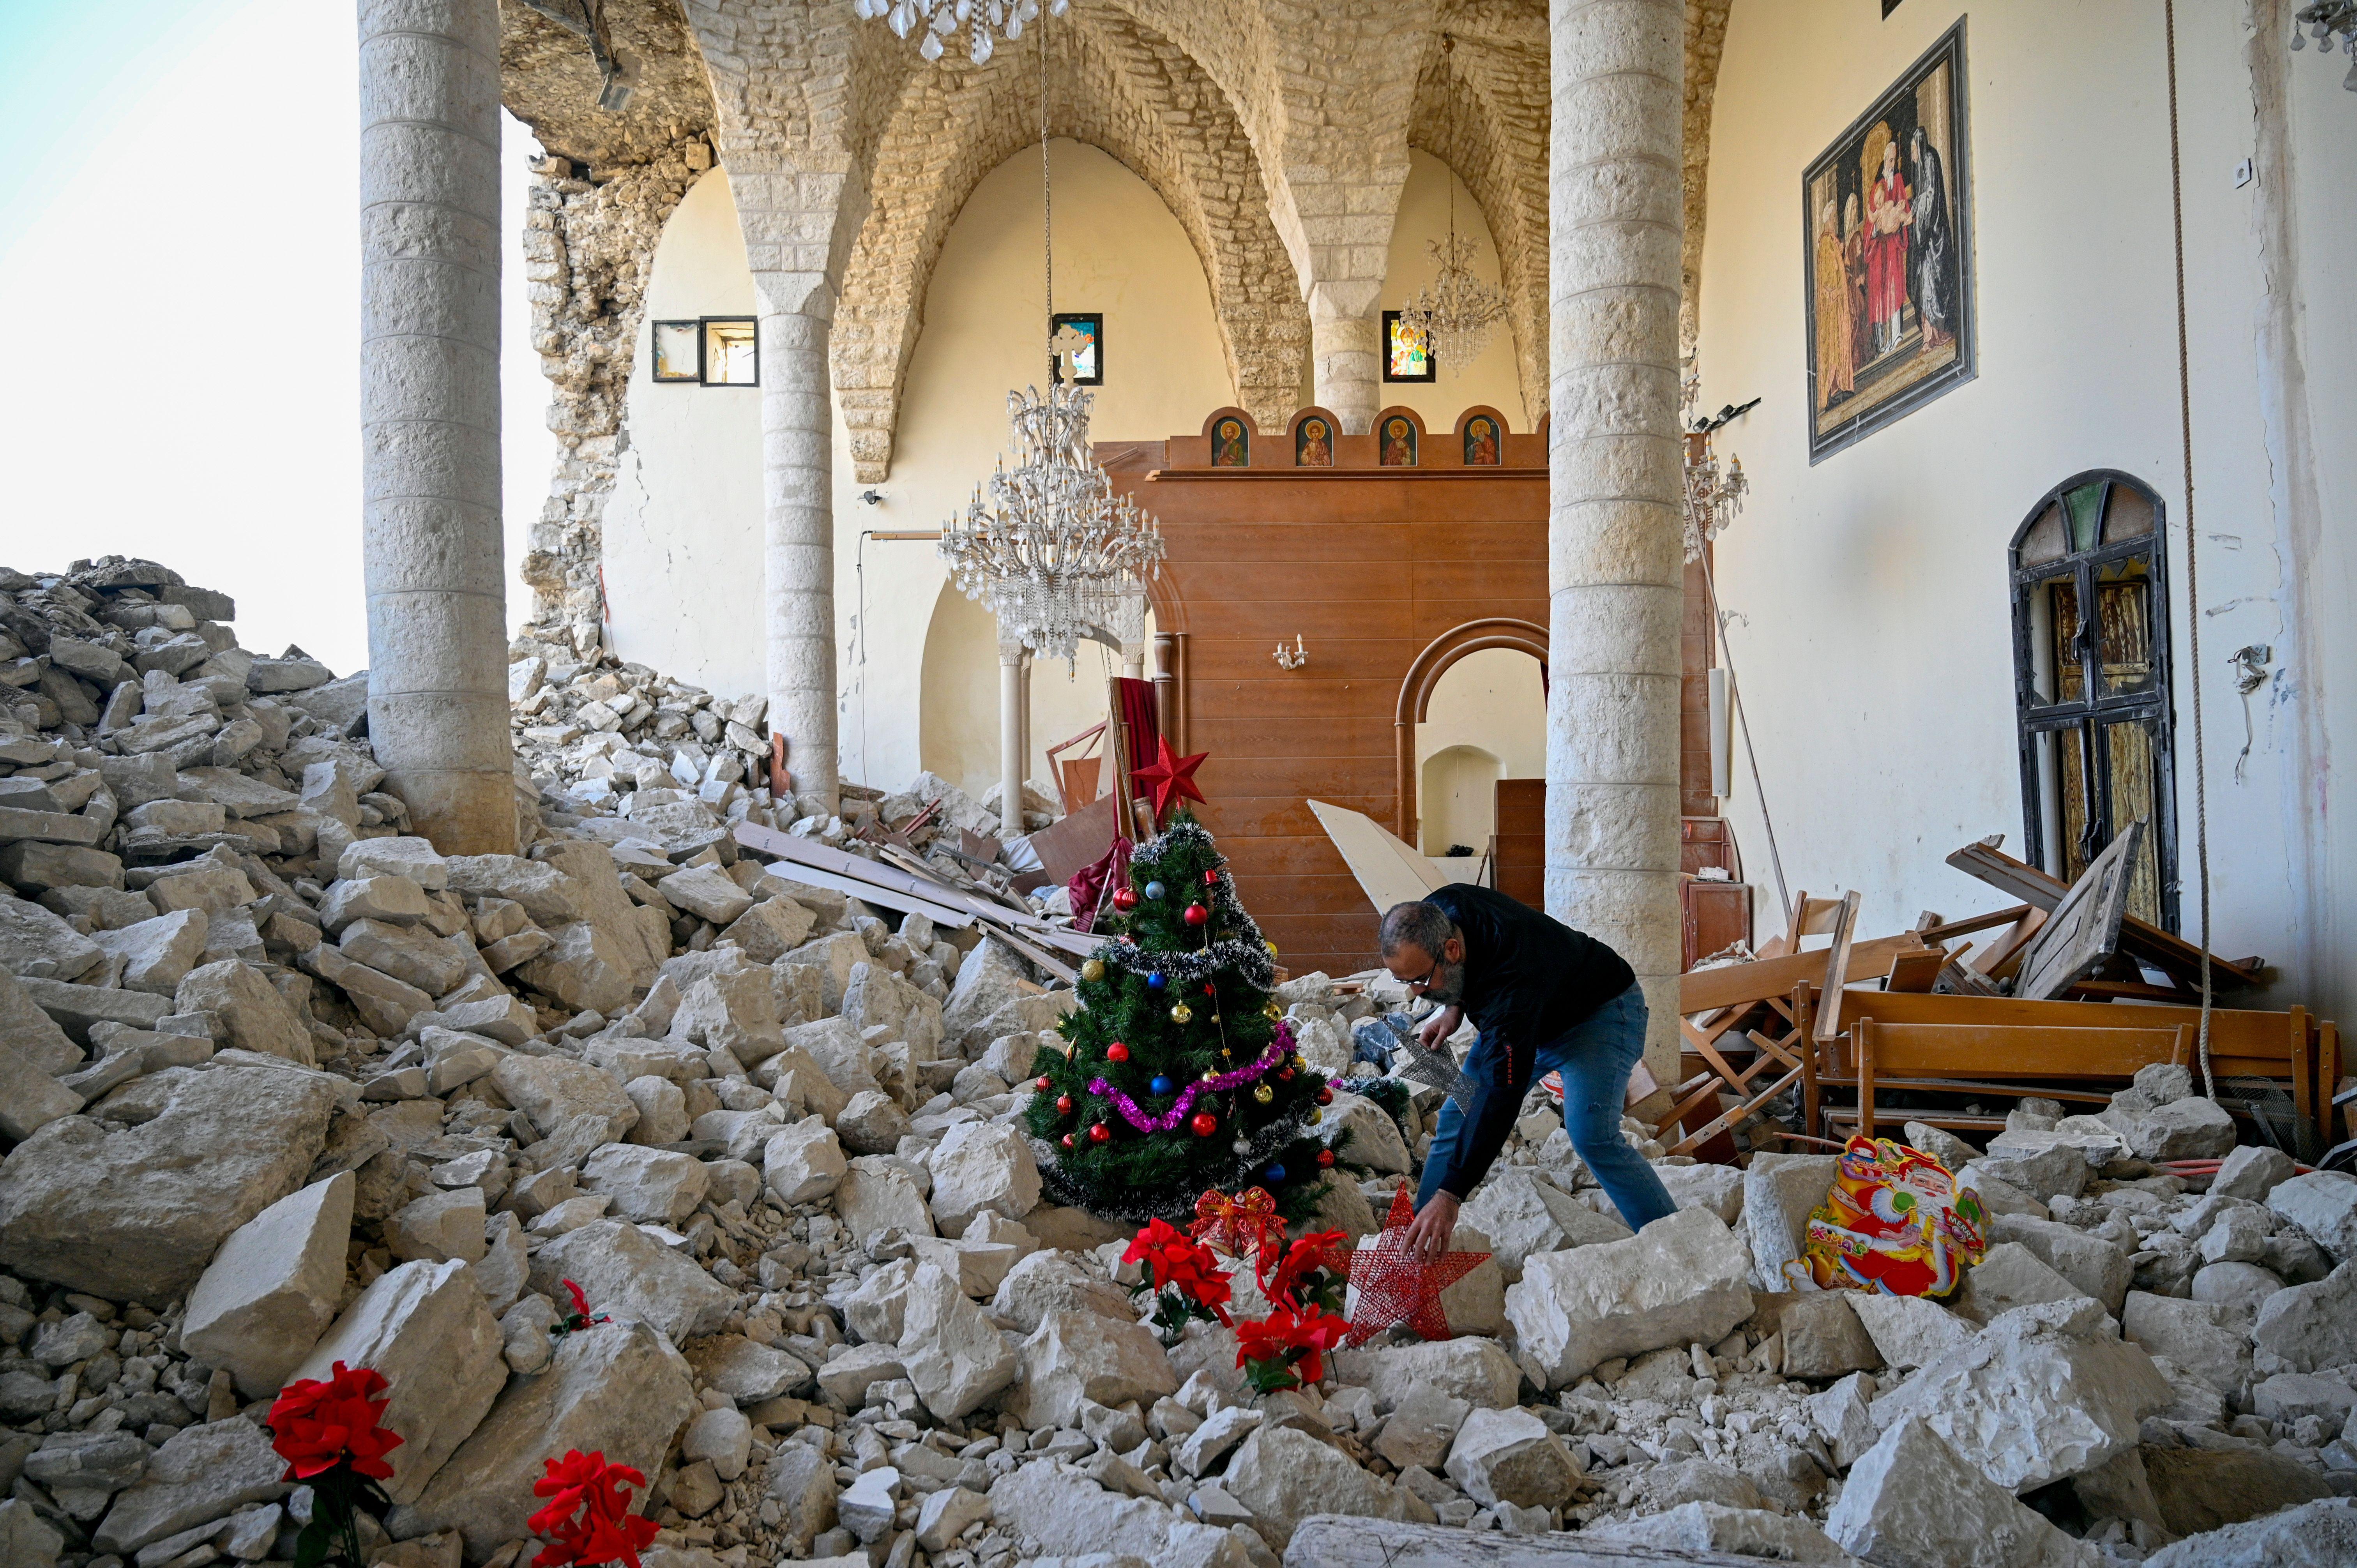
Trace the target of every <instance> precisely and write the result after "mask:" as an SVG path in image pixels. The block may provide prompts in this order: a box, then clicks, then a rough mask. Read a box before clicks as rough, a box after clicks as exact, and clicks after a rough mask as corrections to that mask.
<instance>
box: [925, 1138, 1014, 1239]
mask: <svg viewBox="0 0 2357 1568" xmlns="http://www.w3.org/2000/svg"><path fill="white" fill-rule="evenodd" d="M930 1164H931V1167H932V1173H933V1196H932V1205H931V1207H932V1211H933V1219H934V1222H935V1223H936V1224H937V1225H939V1226H940V1227H941V1228H942V1230H947V1231H950V1232H952V1233H955V1232H957V1231H960V1230H964V1229H965V1226H966V1222H967V1221H968V1220H970V1219H973V1218H974V1216H975V1215H976V1214H979V1213H981V1212H983V1211H984V1210H985V1209H987V1210H989V1211H990V1212H992V1213H994V1214H997V1215H1000V1216H1002V1217H1004V1218H1006V1219H1022V1218H1023V1217H1024V1216H1025V1215H1027V1214H1028V1213H1030V1212H1031V1210H1032V1209H1034V1208H1037V1207H1039V1165H1037V1164H1036V1163H1034V1161H1033V1160H1032V1157H1031V1145H1030V1144H1029V1143H1028V1141H1027V1140H1026V1139H1025V1138H1024V1136H1023V1135H1022V1133H1019V1132H1017V1130H1016V1129H1015V1128H1014V1127H1013V1126H1011V1125H1009V1124H1008V1123H1006V1122H959V1123H958V1124H957V1125H956V1126H954V1127H952V1128H951V1129H950V1130H949V1132H948V1133H947V1134H945V1135H944V1136H943V1137H942V1141H941V1144H940V1145H939V1146H938V1147H936V1148H935V1149H934V1151H933V1155H932V1159H931V1162H930Z"/></svg>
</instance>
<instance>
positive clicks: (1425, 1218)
mask: <svg viewBox="0 0 2357 1568" xmlns="http://www.w3.org/2000/svg"><path fill="white" fill-rule="evenodd" d="M1456 1230H1457V1199H1456V1198H1454V1197H1450V1196H1449V1195H1448V1193H1445V1192H1436V1193H1434V1194H1433V1195H1432V1201H1431V1202H1430V1203H1427V1204H1426V1205H1425V1206H1424V1208H1423V1209H1422V1210H1421V1211H1419V1212H1418V1213H1417V1215H1416V1217H1415V1223H1414V1224H1412V1225H1410V1226H1409V1227H1408V1228H1407V1250H1408V1251H1409V1252H1410V1253H1411V1254H1413V1255H1414V1256H1415V1257H1419V1258H1438V1257H1439V1256H1440V1255H1441V1254H1442V1253H1444V1252H1446V1251H1448V1238H1449V1237H1450V1236H1451V1235H1453V1234H1454V1233H1455V1232H1456Z"/></svg>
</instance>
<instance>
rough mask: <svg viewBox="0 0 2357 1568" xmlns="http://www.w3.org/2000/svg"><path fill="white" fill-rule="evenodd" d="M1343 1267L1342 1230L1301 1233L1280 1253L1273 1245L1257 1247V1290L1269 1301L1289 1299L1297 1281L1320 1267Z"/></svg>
mask: <svg viewBox="0 0 2357 1568" xmlns="http://www.w3.org/2000/svg"><path fill="white" fill-rule="evenodd" d="M1346 1267H1347V1264H1346V1262H1345V1261H1344V1255H1343V1249H1342V1232H1340V1230H1320V1231H1318V1232H1316V1233H1315V1234H1312V1235H1308V1236H1304V1237H1303V1238H1301V1240H1298V1241H1296V1242H1294V1243H1293V1245H1291V1246H1290V1247H1287V1248H1286V1249H1285V1250H1284V1251H1283V1253H1282V1255H1280V1254H1279V1252H1278V1250H1277V1249H1276V1248H1275V1247H1274V1246H1268V1247H1263V1248H1262V1249H1261V1250H1260V1275H1261V1294H1264V1295H1265V1296H1266V1297H1267V1298H1268V1299H1269V1300H1270V1301H1272V1302H1286V1301H1290V1300H1292V1299H1293V1294H1294V1292H1295V1291H1296V1290H1297V1289H1299V1288H1300V1285H1301V1282H1302V1281H1303V1280H1304V1279H1305V1278H1307V1277H1308V1275H1310V1274H1313V1273H1317V1272H1318V1270H1320V1269H1325V1270H1328V1271H1329V1272H1332V1273H1340V1272H1341V1271H1342V1270H1344V1269H1345V1268H1346Z"/></svg>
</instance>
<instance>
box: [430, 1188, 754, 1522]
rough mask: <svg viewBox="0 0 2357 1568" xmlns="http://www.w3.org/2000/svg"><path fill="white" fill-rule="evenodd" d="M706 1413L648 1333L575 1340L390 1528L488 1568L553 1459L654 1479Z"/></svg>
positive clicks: (532, 1505) (511, 1394) (516, 1386)
mask: <svg viewBox="0 0 2357 1568" xmlns="http://www.w3.org/2000/svg"><path fill="white" fill-rule="evenodd" d="M576 1234H577V1232H576ZM698 1272H699V1273H700V1272H701V1271H698ZM702 1408H703V1407H702V1405H701V1404H700V1403H699V1402H698V1401H697V1400H696V1397H695V1390H694V1383H693V1382H692V1380H690V1378H689V1375H688V1369H687V1364H686V1362H685V1361H684V1360H683V1359H681V1357H680V1355H679V1352H677V1351H676V1350H674V1349H673V1348H671V1347H670V1346H669V1345H667V1344H665V1343H664V1342H663V1340H662V1337H661V1336H660V1335H658V1334H657V1333H655V1332H654V1330H653V1329H651V1328H650V1327H648V1326H646V1325H644V1324H635V1323H608V1324H599V1325H597V1326H593V1327H589V1328H585V1329H581V1330H578V1331H576V1332H575V1333H572V1334H568V1335H566V1336H565V1338H564V1340H563V1341H562V1342H561V1343H560V1344H559V1345H558V1346H557V1348H556V1352H555V1354H554V1357H552V1358H551V1359H550V1362H549V1367H548V1369H547V1370H546V1371H545V1372H543V1373H542V1374H541V1375H540V1376H538V1377H534V1378H517V1379H514V1380H511V1381H510V1382H509V1384H508V1386H507V1388H506V1390H505V1391H503V1392H501V1393H500V1397H499V1400H498V1402H496V1403H495V1404H493V1405H492V1407H491V1410H490V1414H488V1415H486V1416H485V1417H484V1418H483V1419H482V1422H481V1424H480V1425H479V1426H478V1427H477V1428H476V1429H475V1434H474V1435H473V1436H472V1437H470V1438H468V1440H467V1442H466V1443H465V1444H462V1445H461V1446H460V1447H459V1449H458V1451H457V1453H456V1454H455V1455H452V1456H451V1461H450V1463H448V1464H447V1465H445V1466H442V1468H441V1470H440V1472H439V1473H438V1474H437V1475H436V1477H435V1478H434V1480H433V1482H432V1483H431V1484H430V1485H428V1486H427V1487H426V1488H425V1491H424V1492H423V1493H422V1494H421V1495H419V1496H418V1497H417V1498H415V1499H414V1501H413V1502H411V1503H410V1504H409V1505H408V1506H406V1507H403V1508H397V1509H394V1510H393V1513H392V1514H390V1515H389V1516H387V1518H386V1520H385V1525H386V1527H387V1529H388V1530H391V1532H392V1533H393V1535H394V1536H395V1537H396V1538H398V1539H404V1540H405V1539H409V1538H413V1537H415V1536H419V1535H425V1534H429V1533H431V1532H433V1531H435V1530H451V1529H455V1530H457V1531H458V1532H459V1533H460V1535H461V1536H462V1537H463V1538H464V1539H465V1541H466V1550H467V1556H468V1561H470V1562H476V1563H479V1562H482V1561H483V1560H484V1559H486V1558H488V1557H490V1555H491V1553H493V1552H497V1551H498V1550H499V1549H500V1547H501V1546H503V1545H505V1544H506V1543H507V1542H508V1541H512V1540H514V1539H515V1536H516V1531H517V1530H518V1529H519V1528H521V1527H520V1526H519V1524H518V1522H517V1521H518V1520H523V1519H526V1518H529V1517H530V1516H531V1515H532V1513H533V1511H534V1510H536V1509H538V1508H539V1507H540V1506H541V1504H542V1503H543V1502H544V1500H545V1499H544V1498H535V1497H534V1496H533V1489H532V1488H533V1483H534V1482H536V1481H538V1480H540V1479H541V1477H542V1476H543V1474H544V1470H543V1464H542V1462H543V1461H544V1460H545V1459H547V1458H549V1457H551V1456H552V1455H562V1454H564V1453H565V1452H566V1451H567V1450H570V1449H578V1450H580V1451H581V1452H582V1453H585V1454H589V1453H603V1454H604V1455H606V1457H607V1459H608V1461H609V1462H611V1463H613V1464H617V1465H628V1466H630V1467H631V1468H633V1469H636V1470H639V1471H640V1472H641V1473H643V1474H645V1475H648V1476H652V1475H655V1474H656V1473H657V1472H658V1471H659V1470H660V1469H661V1467H662V1460H663V1455H664V1454H665V1453H666V1452H667V1451H668V1450H669V1449H670V1447H671V1444H672V1439H673V1437H674V1436H675V1435H676V1434H678V1432H679V1430H680V1429H681V1427H683V1426H684V1425H685V1424H686V1423H688V1422H690V1421H692V1420H694V1417H695V1416H696V1414H697V1413H698V1412H700V1411H701V1410H702ZM789 1446H793V1445H791V1444H789ZM394 1452H395V1453H396V1454H397V1453H399V1452H400V1450H398V1449H395V1450H394Z"/></svg>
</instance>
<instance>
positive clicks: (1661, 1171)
mask: <svg viewBox="0 0 2357 1568" xmlns="http://www.w3.org/2000/svg"><path fill="white" fill-rule="evenodd" d="M1653 1174H1654V1175H1655V1176H1659V1177H1661V1178H1662V1185H1663V1187H1667V1188H1668V1189H1669V1194H1670V1197H1671V1198H1672V1199H1673V1200H1674V1202H1675V1203H1676V1204H1677V1206H1678V1207H1679V1208H1707V1209H1709V1210H1710V1211H1711V1212H1712V1213H1713V1214H1716V1215H1717V1216H1718V1219H1719V1222H1720V1223H1721V1224H1723V1225H1725V1226H1726V1227H1727V1229H1728V1230H1734V1229H1735V1228H1736V1227H1737V1226H1738V1225H1739V1224H1741V1223H1742V1222H1743V1173H1742V1172H1741V1171H1739V1170H1737V1169H1736V1168H1735V1167H1734V1166H1733V1165H1711V1164H1708V1163H1707V1162H1703V1161H1697V1162H1696V1163H1695V1164H1694V1165H1655V1166H1654V1167H1653ZM1549 1250H1550V1251H1551V1250H1552V1249H1549Z"/></svg>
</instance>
